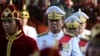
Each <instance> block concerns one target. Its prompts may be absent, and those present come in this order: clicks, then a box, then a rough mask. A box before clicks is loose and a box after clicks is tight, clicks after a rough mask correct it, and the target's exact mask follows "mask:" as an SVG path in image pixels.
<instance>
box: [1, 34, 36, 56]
mask: <svg viewBox="0 0 100 56" xmlns="http://www.w3.org/2000/svg"><path fill="white" fill-rule="evenodd" d="M6 37H7V36H6V35H0V56H6V52H7V44H8V39H7V38H6ZM36 50H38V47H37V44H36V41H35V40H34V39H32V38H30V37H28V36H25V35H24V34H23V33H21V35H19V36H18V38H17V39H15V40H14V41H13V43H12V45H11V52H10V56H29V55H30V54H31V53H33V52H34V51H36Z"/></svg>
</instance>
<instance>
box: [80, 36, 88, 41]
mask: <svg viewBox="0 0 100 56" xmlns="http://www.w3.org/2000/svg"><path fill="white" fill-rule="evenodd" d="M80 40H84V41H86V42H88V41H89V40H90V38H89V37H86V38H80Z"/></svg>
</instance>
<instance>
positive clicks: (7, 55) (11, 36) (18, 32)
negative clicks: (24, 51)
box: [6, 30, 22, 56]
mask: <svg viewBox="0 0 100 56" xmlns="http://www.w3.org/2000/svg"><path fill="white" fill-rule="evenodd" d="M21 32H22V31H21V30H19V31H17V32H16V33H15V34H14V35H9V34H7V33H6V35H7V37H6V39H7V40H8V44H7V52H6V56H11V55H10V54H11V46H12V44H13V41H14V40H16V39H18V38H19V37H20V36H22V34H20V33H21Z"/></svg>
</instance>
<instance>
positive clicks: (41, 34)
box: [38, 32, 48, 37]
mask: <svg viewBox="0 0 100 56" xmlns="http://www.w3.org/2000/svg"><path fill="white" fill-rule="evenodd" d="M46 34H48V32H43V33H40V34H38V37H40V36H44V35H46Z"/></svg>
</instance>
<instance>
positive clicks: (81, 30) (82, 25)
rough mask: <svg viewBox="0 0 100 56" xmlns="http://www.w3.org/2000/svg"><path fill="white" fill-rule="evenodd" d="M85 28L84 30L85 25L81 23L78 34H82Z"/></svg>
mask: <svg viewBox="0 0 100 56" xmlns="http://www.w3.org/2000/svg"><path fill="white" fill-rule="evenodd" d="M85 28H86V23H81V27H80V33H82V32H83V31H84V29H85Z"/></svg>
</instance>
